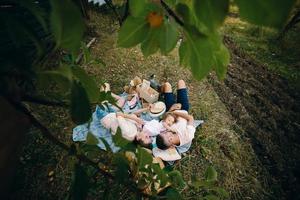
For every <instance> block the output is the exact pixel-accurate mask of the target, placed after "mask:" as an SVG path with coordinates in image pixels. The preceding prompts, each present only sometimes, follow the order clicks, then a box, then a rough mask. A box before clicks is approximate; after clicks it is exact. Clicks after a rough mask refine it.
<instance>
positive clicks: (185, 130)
mask: <svg viewBox="0 0 300 200" xmlns="http://www.w3.org/2000/svg"><path fill="white" fill-rule="evenodd" d="M179 112H182V113H186V114H187V113H188V112H187V111H185V110H179ZM172 128H174V129H175V130H176V131H177V134H178V136H179V141H180V144H179V145H178V146H182V145H185V144H187V143H189V142H191V141H192V140H193V139H194V136H195V132H196V128H195V127H194V126H193V125H189V124H188V123H187V120H186V119H184V118H182V117H178V118H177V122H176V123H175V124H173V125H172Z"/></svg>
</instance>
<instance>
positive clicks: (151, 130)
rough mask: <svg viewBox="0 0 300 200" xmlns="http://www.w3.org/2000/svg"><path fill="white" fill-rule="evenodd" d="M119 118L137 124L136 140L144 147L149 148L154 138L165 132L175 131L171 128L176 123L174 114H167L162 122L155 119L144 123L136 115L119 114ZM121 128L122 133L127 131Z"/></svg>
mask: <svg viewBox="0 0 300 200" xmlns="http://www.w3.org/2000/svg"><path fill="white" fill-rule="evenodd" d="M118 117H123V118H125V119H129V120H132V121H134V122H135V124H136V127H137V131H138V132H137V135H136V137H135V140H136V141H137V142H138V143H140V144H142V145H143V146H149V145H150V144H151V143H152V138H153V137H154V136H157V135H158V134H160V133H161V132H163V131H166V130H169V131H174V129H172V128H171V126H172V125H173V124H174V123H175V122H176V117H175V115H174V114H172V113H166V114H165V115H164V117H163V119H162V120H161V121H160V122H159V121H158V120H155V119H153V120H151V121H143V120H142V119H140V118H139V117H137V116H136V115H135V114H124V113H117V118H118ZM120 128H121V131H122V132H123V131H125V132H126V130H122V125H121V126H120ZM124 128H126V127H124Z"/></svg>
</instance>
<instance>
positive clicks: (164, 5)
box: [160, 0, 184, 26]
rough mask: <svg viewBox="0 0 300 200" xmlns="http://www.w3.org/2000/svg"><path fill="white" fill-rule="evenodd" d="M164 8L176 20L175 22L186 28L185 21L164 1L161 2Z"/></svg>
mask: <svg viewBox="0 0 300 200" xmlns="http://www.w3.org/2000/svg"><path fill="white" fill-rule="evenodd" d="M160 3H161V5H162V7H163V8H164V9H165V10H166V11H167V12H168V14H169V15H170V16H172V17H173V18H174V20H175V21H176V22H177V23H178V24H179V25H180V26H184V23H183V21H182V20H181V19H180V18H179V17H178V16H177V15H176V13H175V12H174V11H173V10H172V9H171V8H170V7H169V6H168V5H167V4H166V3H165V2H164V1H163V0H160Z"/></svg>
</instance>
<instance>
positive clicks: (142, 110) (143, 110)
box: [133, 104, 153, 115]
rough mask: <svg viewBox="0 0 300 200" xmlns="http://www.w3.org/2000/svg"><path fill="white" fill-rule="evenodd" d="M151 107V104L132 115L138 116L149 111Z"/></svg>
mask: <svg viewBox="0 0 300 200" xmlns="http://www.w3.org/2000/svg"><path fill="white" fill-rule="evenodd" d="M152 106H153V104H149V106H148V107H147V108H141V109H139V110H137V111H135V112H133V114H135V115H139V114H141V113H142V112H146V111H149V110H150V108H151V107H152Z"/></svg>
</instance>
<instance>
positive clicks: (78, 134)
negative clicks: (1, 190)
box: [72, 93, 204, 160]
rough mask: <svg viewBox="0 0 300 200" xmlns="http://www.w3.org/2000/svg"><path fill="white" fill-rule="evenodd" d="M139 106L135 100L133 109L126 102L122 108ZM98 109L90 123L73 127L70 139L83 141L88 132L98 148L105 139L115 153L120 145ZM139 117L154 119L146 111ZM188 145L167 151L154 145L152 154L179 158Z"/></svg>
mask: <svg viewBox="0 0 300 200" xmlns="http://www.w3.org/2000/svg"><path fill="white" fill-rule="evenodd" d="M121 96H124V97H126V94H124V93H123V94H121ZM140 108H142V105H141V102H137V106H136V107H135V108H134V109H130V108H129V105H127V103H125V105H124V107H123V108H122V109H123V112H124V113H132V112H134V111H136V110H138V109H140ZM98 109H103V108H100V106H96V109H95V111H94V112H93V114H92V121H91V122H90V123H85V124H82V125H78V126H76V127H75V128H74V129H73V136H72V139H73V141H75V142H76V141H85V140H86V138H87V135H88V133H89V132H90V133H91V134H93V135H94V136H95V137H96V138H97V139H98V144H97V146H98V147H99V148H101V149H103V150H107V149H106V146H105V144H104V143H103V141H102V140H105V141H106V143H107V144H108V145H109V147H110V149H111V150H112V152H114V153H115V152H117V151H119V150H120V147H118V146H116V145H115V144H114V142H113V140H112V134H111V133H110V131H109V130H107V129H106V128H104V127H103V126H102V124H101V123H100V119H99V118H98V117H97V110H98ZM104 109H105V110H106V111H107V112H116V110H115V109H114V108H113V107H112V106H109V107H104ZM141 118H142V119H143V120H145V121H150V120H152V119H155V118H153V117H151V116H150V115H149V114H147V113H142V114H141ZM157 120H159V119H157ZM202 123H204V121H203V120H195V121H194V126H195V127H196V128H197V127H198V126H199V125H201V124H202ZM154 141H155V140H154ZM190 145H191V143H190V144H188V145H185V146H182V147H180V148H177V149H176V150H174V149H169V150H167V151H163V150H159V149H158V148H157V147H154V148H153V153H154V156H156V157H161V158H162V159H163V160H166V159H164V158H168V159H169V158H172V160H179V159H181V154H182V153H184V152H186V151H187V150H188V149H189V148H190ZM170 155H172V156H170Z"/></svg>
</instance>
